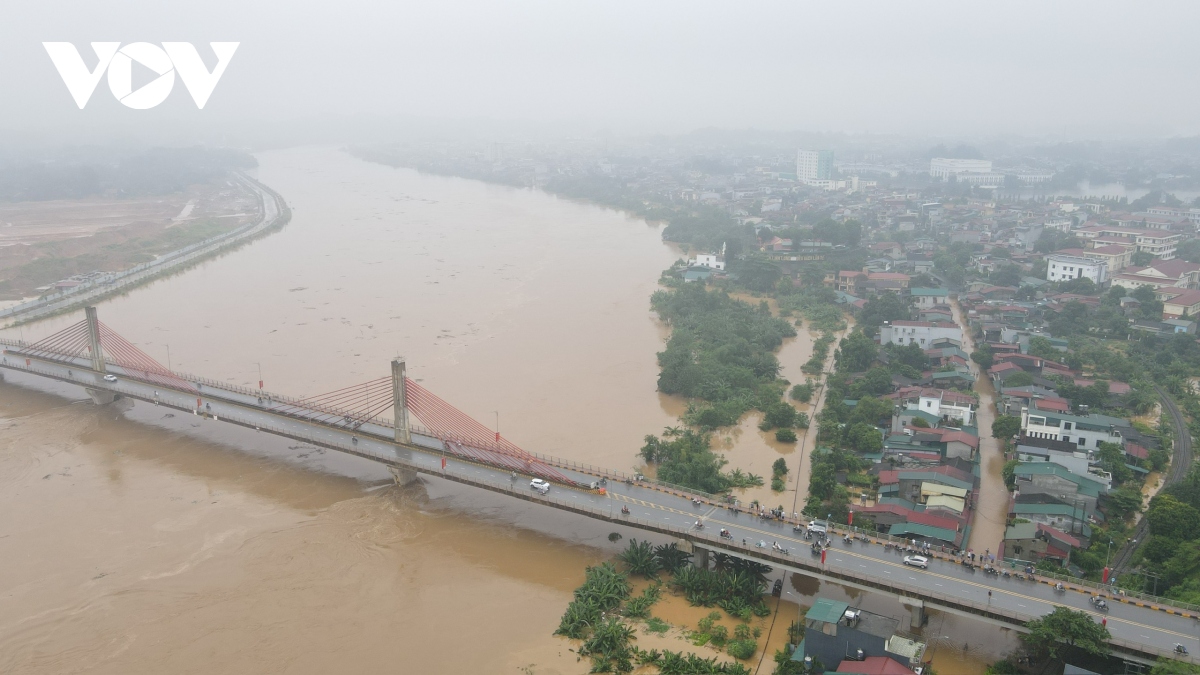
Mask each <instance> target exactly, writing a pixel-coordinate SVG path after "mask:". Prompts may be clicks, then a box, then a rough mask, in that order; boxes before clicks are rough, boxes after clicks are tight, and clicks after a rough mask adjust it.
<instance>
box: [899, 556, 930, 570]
mask: <svg viewBox="0 0 1200 675" xmlns="http://www.w3.org/2000/svg"><path fill="white" fill-rule="evenodd" d="M904 564H905V565H909V566H911V567H920V568H921V569H926V568H927V567H929V558H926V557H925V556H923V555H906V556H904Z"/></svg>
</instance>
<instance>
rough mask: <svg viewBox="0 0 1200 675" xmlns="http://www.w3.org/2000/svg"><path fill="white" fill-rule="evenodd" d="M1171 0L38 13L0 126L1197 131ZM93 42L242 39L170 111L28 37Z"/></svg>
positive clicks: (1192, 14) (131, 134) (10, 135)
mask: <svg viewBox="0 0 1200 675" xmlns="http://www.w3.org/2000/svg"><path fill="white" fill-rule="evenodd" d="M1164 8H1165V6H1154V7H1152V8H1146V7H1135V6H1130V5H1122V4H1116V3H1103V4H1097V3H1089V4H1083V3H1057V4H1054V5H1052V6H1044V5H1041V4H1036V3H1014V4H1006V5H1004V6H1003V7H999V8H996V7H989V8H981V7H977V6H970V5H965V6H964V5H961V4H957V3H919V4H911V3H910V4H905V5H902V6H900V5H866V6H857V7H855V8H854V9H853V10H851V9H847V8H843V7H836V6H819V7H816V6H793V5H790V4H785V3H768V4H756V5H752V6H749V7H745V6H739V7H736V8H734V7H729V6H723V5H717V4H705V5H701V6H698V7H696V6H693V5H691V4H686V3H658V4H653V5H650V6H643V5H639V4H633V3H626V4H620V5H615V6H614V5H612V4H603V5H601V4H583V5H581V4H571V5H569V6H568V5H561V4H556V3H544V2H522V3H516V4H512V3H509V4H506V5H504V6H502V7H501V6H493V5H490V4H488V3H455V4H453V5H445V4H439V5H437V6H425V5H404V6H390V5H385V4H378V5H376V4H370V3H356V4H354V5H352V6H350V7H348V8H344V7H341V6H339V7H338V8H337V9H326V8H320V9H318V8H314V7H310V6H297V5H294V4H284V3H264V4H258V5H254V6H249V7H247V6H244V5H242V4H239V3H232V2H227V1H220V0H219V1H217V2H209V3H203V4H200V3H187V4H186V6H179V5H177V4H174V3H173V4H171V5H169V6H168V5H144V4H141V3H136V2H119V3H108V4H106V5H104V6H97V5H93V6H86V7H81V6H76V5H73V4H71V3H39V4H35V5H22V6H14V7H11V8H9V10H8V11H7V12H6V14H7V17H6V18H7V21H6V22H5V23H4V24H3V25H2V26H0V39H2V40H3V44H4V48H3V54H4V59H3V61H2V62H0V87H3V90H4V91H5V92H6V94H7V95H6V96H4V97H3V99H2V100H0V131H2V132H3V134H4V136H5V137H7V140H8V142H10V143H21V142H35V143H36V142H55V141H62V142H89V141H94V142H108V141H120V140H133V141H139V140H140V141H141V142H183V143H187V142H196V141H205V142H214V143H220V142H222V141H223V140H227V141H230V142H236V143H242V144H258V143H263V142H266V143H268V144H271V143H276V144H288V143H304V142H314V141H316V142H322V141H342V140H355V137H358V138H361V137H362V136H363V135H365V134H368V133H369V134H373V135H374V136H375V137H377V138H378V139H379V140H388V136H397V137H398V136H402V135H404V134H405V133H406V132H412V131H414V130H417V131H421V132H425V131H429V130H435V131H441V132H445V133H451V134H453V133H473V132H479V133H485V134H486V133H508V132H511V131H512V130H522V129H528V130H530V131H533V132H536V133H542V134H559V135H570V134H578V133H595V132H611V133H615V134H619V135H624V134H634V135H640V134H665V135H668V136H675V135H680V134H686V133H689V132H692V131H695V130H698V129H712V128H716V129H728V130H763V131H770V132H784V133H790V132H798V133H814V134H817V133H820V134H850V135H859V134H865V135H885V136H887V135H904V136H927V137H936V138H964V139H978V138H987V137H1005V136H1011V137H1022V138H1035V139H1041V140H1045V141H1066V140H1083V139H1138V138H1172V137H1180V136H1191V135H1195V134H1197V133H1200V123H1197V121H1196V119H1195V115H1194V113H1193V111H1194V110H1195V109H1196V107H1197V103H1200V100H1198V99H1200V93H1197V90H1196V87H1195V86H1194V84H1193V80H1194V75H1193V73H1194V64H1195V63H1196V62H1197V57H1200V45H1197V43H1196V41H1195V40H1193V39H1190V36H1189V29H1188V28H1187V26H1190V25H1196V23H1197V20H1198V19H1200V8H1197V6H1196V5H1194V4H1183V3H1177V4H1175V5H1172V6H1170V11H1169V13H1165V12H1164V11H1161V10H1163V9H1164ZM103 40H108V41H119V42H121V43H122V44H129V43H131V42H136V41H146V42H151V43H155V44H158V43H160V42H163V41H171V40H176V41H190V42H192V43H193V44H194V45H196V47H197V49H198V50H199V53H200V55H201V57H202V58H203V59H204V61H205V63H206V65H207V66H208V67H209V68H211V67H212V65H213V63H214V62H215V60H214V56H213V53H212V50H211V49H210V48H209V45H208V43H209V42H212V41H237V42H240V46H239V48H238V50H237V53H236V54H235V56H234V57H233V58H232V60H231V62H230V64H229V67H228V70H227V71H226V73H225V75H224V77H223V78H222V79H221V80H220V82H219V84H218V85H217V87H216V89H215V91H214V93H213V95H212V97H211V99H210V100H209V102H208V105H207V106H206V107H205V108H204V109H203V110H197V109H196V107H195V105H194V104H193V103H192V101H191V99H190V97H188V95H187V94H186V92H185V91H184V88H183V86H182V85H181V84H180V83H179V82H178V81H177V82H176V85H175V89H174V91H173V92H172V93H171V95H170V96H169V97H168V98H167V99H166V101H165V102H164V103H163V104H162V105H160V106H159V107H157V108H154V109H152V110H131V109H128V108H125V107H123V106H122V105H120V104H119V103H118V102H117V101H116V100H115V99H114V98H113V96H112V95H111V93H110V92H109V91H108V87H107V86H106V84H105V82H104V81H103V80H102V81H101V82H100V84H99V85H98V86H97V88H96V91H95V94H94V95H93V96H92V98H91V100H90V102H89V103H88V105H87V107H86V109H84V110H79V109H78V108H77V107H76V106H75V105H74V103H73V102H72V100H71V97H70V95H69V94H68V92H67V88H66V87H65V86H64V83H63V81H62V79H61V78H60V77H59V75H58V73H57V72H56V71H55V68H54V66H53V64H52V62H51V60H50V58H49V57H48V56H47V54H46V51H45V49H44V48H43V47H42V44H41V43H42V42H44V41H69V42H71V43H72V44H74V45H75V46H76V47H77V48H78V49H79V50H80V54H81V55H82V56H83V58H84V61H85V63H87V64H88V66H89V68H90V67H92V66H94V64H95V55H94V54H93V53H92V51H91V48H90V47H89V46H88V43H89V42H93V41H103ZM135 88H136V86H135ZM490 130H496V131H494V132H493V131H490ZM272 136H275V137H276V138H277V140H270V139H271V137H272ZM152 139H155V140H152ZM256 139H257V142H256Z"/></svg>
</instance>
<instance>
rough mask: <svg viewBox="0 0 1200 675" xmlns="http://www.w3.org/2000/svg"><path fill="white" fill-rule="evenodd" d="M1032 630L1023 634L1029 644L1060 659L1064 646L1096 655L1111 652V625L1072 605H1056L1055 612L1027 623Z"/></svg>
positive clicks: (1037, 650) (1039, 651)
mask: <svg viewBox="0 0 1200 675" xmlns="http://www.w3.org/2000/svg"><path fill="white" fill-rule="evenodd" d="M1025 627H1026V628H1028V629H1029V633H1028V634H1026V635H1022V636H1021V639H1022V640H1024V641H1025V644H1027V645H1029V647H1030V648H1031V649H1032V650H1033V651H1035V652H1037V653H1039V654H1044V655H1046V656H1049V657H1050V658H1052V659H1058V658H1059V655H1060V654H1061V653H1062V651H1063V648H1064V647H1075V648H1077V649H1081V650H1083V651H1084V652H1086V653H1088V654H1091V655H1093V656H1105V655H1107V654H1108V653H1109V647H1108V639H1109V637H1110V635H1109V632H1108V628H1107V627H1105V626H1102V625H1100V623H1099V622H1097V621H1095V620H1094V619H1093V618H1092V615H1091V614H1088V613H1087V612H1080V611H1076V610H1073V609H1070V608H1068V607H1062V606H1059V607H1055V608H1054V611H1053V612H1050V613H1049V614H1046V615H1045V616H1043V617H1041V618H1038V619H1034V620H1032V621H1030V622H1028V623H1026V624H1025Z"/></svg>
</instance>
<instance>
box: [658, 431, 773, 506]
mask: <svg viewBox="0 0 1200 675" xmlns="http://www.w3.org/2000/svg"><path fill="white" fill-rule="evenodd" d="M645 440H646V444H645V445H643V446H642V449H641V456H642V459H644V460H645V461H646V463H648V464H656V465H657V466H658V479H659V480H661V481H664V482H667V483H672V484H674V485H681V486H685V487H689V488H692V489H694V490H701V491H703V492H708V493H710V494H718V493H721V492H725V491H726V490H728V489H729V488H733V487H752V486H756V485H762V484H763V479H762V477H761V476H755V475H754V474H744V473H742V472H741V471H739V470H736V469H735V470H734V471H732V472H730V473H722V472H721V468H722V467H724V466H725V465H726V464H727V463H728V462H727V461H726V460H725V458H724V457H722V456H720V455H718V454H716V453H714V452H713V451H712V449H711V447H710V443H711V437H710V436H709V434H708V433H704V432H698V431H696V430H694V429H687V428H683V429H681V428H679V427H668V428H667V429H665V430H663V435H662V438H659V437H657V436H654V435H648V436H646V439H645Z"/></svg>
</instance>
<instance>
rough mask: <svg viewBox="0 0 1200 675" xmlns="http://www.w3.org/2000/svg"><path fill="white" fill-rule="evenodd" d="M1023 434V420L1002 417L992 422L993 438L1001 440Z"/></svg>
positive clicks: (1012, 416) (1009, 416)
mask: <svg viewBox="0 0 1200 675" xmlns="http://www.w3.org/2000/svg"><path fill="white" fill-rule="evenodd" d="M1019 433H1021V418H1020V417H1016V416H1015V415H1000V416H998V417H996V419H995V420H993V421H992V437H993V438H999V439H1001V440H1004V439H1008V438H1012V437H1013V436H1016V435H1017V434H1019Z"/></svg>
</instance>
